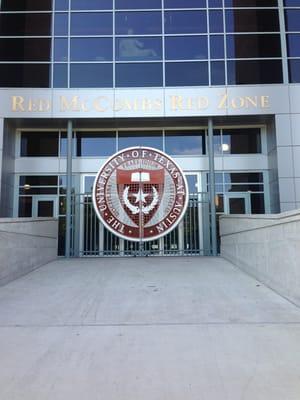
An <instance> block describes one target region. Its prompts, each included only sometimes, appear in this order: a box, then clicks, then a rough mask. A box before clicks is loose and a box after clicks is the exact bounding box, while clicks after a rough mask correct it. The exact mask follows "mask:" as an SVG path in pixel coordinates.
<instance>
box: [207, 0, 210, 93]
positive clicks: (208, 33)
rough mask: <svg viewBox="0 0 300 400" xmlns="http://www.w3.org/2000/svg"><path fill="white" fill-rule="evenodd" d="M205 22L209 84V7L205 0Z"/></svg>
mask: <svg viewBox="0 0 300 400" xmlns="http://www.w3.org/2000/svg"><path fill="white" fill-rule="evenodd" d="M206 24H207V35H206V40H207V63H208V86H211V66H210V59H211V57H210V24H209V7H208V4H207V2H206Z"/></svg>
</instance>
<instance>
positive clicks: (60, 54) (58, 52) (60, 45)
mask: <svg viewBox="0 0 300 400" xmlns="http://www.w3.org/2000/svg"><path fill="white" fill-rule="evenodd" d="M67 60H68V39H62V38H56V39H55V40H54V61H67Z"/></svg>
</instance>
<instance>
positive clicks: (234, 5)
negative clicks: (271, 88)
mask: <svg viewBox="0 0 300 400" xmlns="http://www.w3.org/2000/svg"><path fill="white" fill-rule="evenodd" d="M296 3H297V2H296V1H294V2H292V1H291V0H290V1H286V6H287V7H289V5H293V6H297V4H296ZM298 3H299V2H298ZM223 4H224V6H223ZM113 7H114V8H113ZM0 8H1V11H0V50H1V51H0V86H2V87H13V86H16V87H51V86H52V87H55V88H68V87H71V88H113V87H161V86H166V87H170V86H171V87H173V86H210V85H212V86H215V85H225V84H229V85H235V84H237V85H239V84H274V83H281V82H282V59H281V57H282V53H281V41H280V25H279V12H278V4H277V0H268V1H264V0H243V1H242V0H224V1H223V0H164V1H163V2H162V0H139V1H137V0H114V1H113V0H89V1H86V0H70V1H69V0H56V1H54V10H52V6H51V1H50V0H44V1H33V0H31V1H29V0H27V1H26V0H17V1H10V0H3V1H2V2H1V5H0ZM286 12H287V22H288V24H287V25H288V27H287V29H289V31H290V30H291V31H292V32H296V31H297V30H298V31H299V30H300V29H298V28H299V22H297V21H299V18H298V17H297V16H298V13H299V12H300V10H297V9H296V8H295V9H289V10H287V11H286ZM290 14H292V16H290ZM298 36H299V35H298ZM298 36H295V35H294V36H291V35H290V36H289V38H288V40H289V41H290V42H291V47H293V44H292V43H293V41H295V40H296V41H297V40H298ZM298 47H299V46H298ZM294 56H295V57H296V56H297V54H295V53H294V52H291V57H294ZM297 62H298V60H293V61H291V63H290V66H291V68H292V70H293V71H294V70H295V69H296V65H297ZM295 75H297V73H291V76H293V77H294V76H295ZM293 79H295V78H293Z"/></svg>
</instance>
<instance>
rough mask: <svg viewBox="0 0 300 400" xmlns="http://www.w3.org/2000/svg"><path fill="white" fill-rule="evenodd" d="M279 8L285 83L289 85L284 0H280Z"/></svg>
mask: <svg viewBox="0 0 300 400" xmlns="http://www.w3.org/2000/svg"><path fill="white" fill-rule="evenodd" d="M278 6H279V8H278V13H279V27H280V41H281V59H282V74H283V83H289V70H288V59H287V32H286V26H285V10H284V7H283V0H278Z"/></svg>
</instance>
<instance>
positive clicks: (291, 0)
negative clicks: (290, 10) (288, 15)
mask: <svg viewBox="0 0 300 400" xmlns="http://www.w3.org/2000/svg"><path fill="white" fill-rule="evenodd" d="M284 5H285V6H286V7H300V0H285V1H284Z"/></svg>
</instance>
